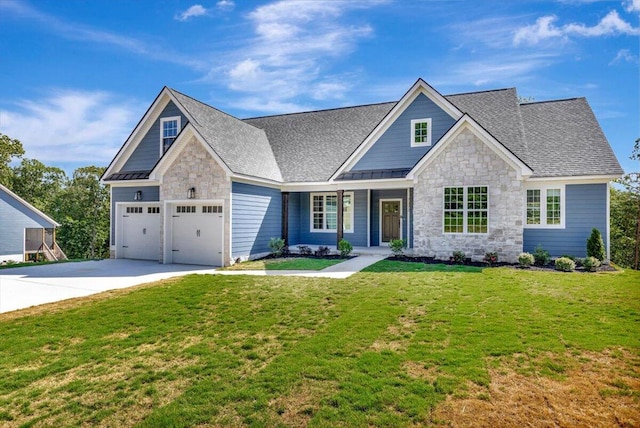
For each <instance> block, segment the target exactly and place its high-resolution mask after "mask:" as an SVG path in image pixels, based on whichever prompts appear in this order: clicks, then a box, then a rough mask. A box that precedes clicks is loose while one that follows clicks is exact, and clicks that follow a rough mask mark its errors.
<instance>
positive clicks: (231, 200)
mask: <svg viewBox="0 0 640 428" xmlns="http://www.w3.org/2000/svg"><path fill="white" fill-rule="evenodd" d="M224 208H225V207H224V205H223V206H222V212H223V213H224ZM222 220H223V221H222V234H223V235H224V228H225V223H224V218H223V219H222ZM228 240H229V259H228V260H223V264H222V266H228V265H232V264H233V263H234V260H235V259H234V258H233V184H231V186H229V236H228ZM222 242H223V243H224V240H223V241H222ZM222 258H223V259H224V245H223V247H222Z"/></svg>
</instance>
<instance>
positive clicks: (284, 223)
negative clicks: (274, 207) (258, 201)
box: [282, 192, 289, 247]
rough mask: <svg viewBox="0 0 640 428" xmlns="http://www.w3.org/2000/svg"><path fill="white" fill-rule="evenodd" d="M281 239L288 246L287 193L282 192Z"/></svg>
mask: <svg viewBox="0 0 640 428" xmlns="http://www.w3.org/2000/svg"><path fill="white" fill-rule="evenodd" d="M282 239H284V245H285V246H286V247H288V246H289V192H282Z"/></svg>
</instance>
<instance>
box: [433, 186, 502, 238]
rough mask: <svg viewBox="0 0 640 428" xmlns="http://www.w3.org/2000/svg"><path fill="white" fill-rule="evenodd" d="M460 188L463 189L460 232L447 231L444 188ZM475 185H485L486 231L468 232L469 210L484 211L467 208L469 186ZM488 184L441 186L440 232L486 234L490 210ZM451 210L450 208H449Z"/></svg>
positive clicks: (466, 234)
mask: <svg viewBox="0 0 640 428" xmlns="http://www.w3.org/2000/svg"><path fill="white" fill-rule="evenodd" d="M460 187H461V188H462V189H463V201H462V232H447V231H446V230H445V213H446V211H445V207H444V197H445V189H452V188H460ZM475 187H486V189H487V209H486V212H487V231H486V232H469V224H468V220H469V211H484V210H473V209H471V210H470V209H469V199H468V198H469V188H475ZM490 194H491V192H490V186H488V185H486V184H477V185H476V184H474V185H469V186H443V187H442V199H441V200H442V233H443V234H444V235H446V236H451V235H465V236H483V235H488V234H489V232H490V228H489V225H490V219H491V216H490V210H491V197H490ZM449 211H451V210H449ZM453 211H460V210H453Z"/></svg>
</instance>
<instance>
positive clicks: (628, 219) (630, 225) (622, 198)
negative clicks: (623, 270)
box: [610, 188, 637, 267]
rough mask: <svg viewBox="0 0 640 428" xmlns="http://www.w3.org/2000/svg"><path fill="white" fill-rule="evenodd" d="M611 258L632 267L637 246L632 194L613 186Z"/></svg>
mask: <svg viewBox="0 0 640 428" xmlns="http://www.w3.org/2000/svg"><path fill="white" fill-rule="evenodd" d="M610 207H611V260H612V261H614V262H615V263H617V264H619V265H620V266H624V267H632V266H633V256H634V248H635V240H634V232H635V229H636V214H637V213H636V207H635V205H634V203H633V199H632V194H631V192H628V191H626V190H620V189H616V188H611V206H610Z"/></svg>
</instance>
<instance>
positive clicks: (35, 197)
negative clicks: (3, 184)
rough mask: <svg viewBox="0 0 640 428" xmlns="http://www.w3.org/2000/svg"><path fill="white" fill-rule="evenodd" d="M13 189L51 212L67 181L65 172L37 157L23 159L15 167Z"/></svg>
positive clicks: (27, 199)
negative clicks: (47, 164)
mask: <svg viewBox="0 0 640 428" xmlns="http://www.w3.org/2000/svg"><path fill="white" fill-rule="evenodd" d="M12 181H13V183H12V190H13V191H14V192H15V193H16V194H18V195H20V196H21V197H22V198H24V199H25V200H26V201H28V202H29V203H30V204H32V205H33V206H35V207H36V208H38V209H39V210H42V211H44V212H51V210H52V207H53V202H54V201H55V199H56V197H57V196H58V194H59V193H60V192H62V191H63V189H64V187H65V185H66V183H67V175H66V174H65V172H64V171H63V170H62V169H60V168H56V167H54V166H46V165H45V164H43V163H42V162H40V161H39V160H36V159H26V158H25V159H22V162H21V163H20V165H18V166H16V167H14V168H13V179H12Z"/></svg>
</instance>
